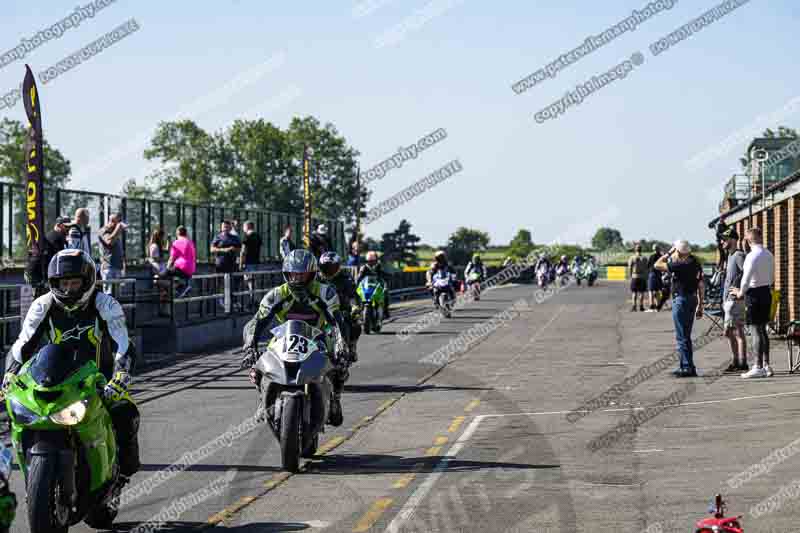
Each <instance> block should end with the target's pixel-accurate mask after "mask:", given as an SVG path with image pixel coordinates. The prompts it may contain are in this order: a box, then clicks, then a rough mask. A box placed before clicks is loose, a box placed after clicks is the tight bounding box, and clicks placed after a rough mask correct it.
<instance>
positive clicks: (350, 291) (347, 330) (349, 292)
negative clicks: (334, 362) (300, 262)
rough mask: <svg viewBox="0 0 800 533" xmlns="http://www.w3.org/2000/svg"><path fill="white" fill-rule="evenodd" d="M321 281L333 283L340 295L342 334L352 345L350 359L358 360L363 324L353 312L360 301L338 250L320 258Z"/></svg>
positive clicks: (351, 277) (353, 282) (350, 345)
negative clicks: (343, 267) (343, 268)
mask: <svg viewBox="0 0 800 533" xmlns="http://www.w3.org/2000/svg"><path fill="white" fill-rule="evenodd" d="M319 274H320V281H322V282H323V283H327V284H328V285H333V286H334V287H335V288H336V294H337V296H338V297H339V310H340V311H341V312H342V317H343V318H344V321H343V324H344V329H343V330H342V334H343V335H344V337H345V340H346V342H347V345H348V346H349V347H350V359H351V360H352V362H354V363H355V362H356V361H358V352H357V350H356V344H357V343H358V338H359V337H360V336H361V324H359V322H358V318H357V315H356V314H354V313H353V302H358V295H357V294H356V283H355V281H353V276H352V275H351V274H350V272H348V271H347V270H342V260H341V258H340V257H339V256H338V255H337V254H336V252H325V253H324V254H322V256H321V257H320V258H319Z"/></svg>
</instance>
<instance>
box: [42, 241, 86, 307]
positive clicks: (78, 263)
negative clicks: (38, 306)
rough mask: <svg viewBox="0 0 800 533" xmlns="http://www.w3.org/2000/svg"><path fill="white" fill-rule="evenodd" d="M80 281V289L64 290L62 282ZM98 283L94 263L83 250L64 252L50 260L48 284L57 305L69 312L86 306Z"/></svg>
mask: <svg viewBox="0 0 800 533" xmlns="http://www.w3.org/2000/svg"><path fill="white" fill-rule="evenodd" d="M64 279H80V280H81V284H80V287H75V288H62V287H61V280H64ZM96 281H97V270H96V269H95V266H94V261H92V258H91V257H89V255H88V254H86V252H84V251H83V250H62V251H60V252H58V253H57V254H56V255H55V256H53V258H52V259H51V260H50V264H49V265H48V266H47V282H48V283H49V284H50V292H51V293H52V294H53V297H54V299H55V302H56V304H58V305H60V306H61V307H63V308H64V309H66V310H68V311H74V310H75V309H78V308H81V307H83V306H85V305H86V303H87V302H88V301H89V298H91V296H92V293H93V292H94V289H95V282H96Z"/></svg>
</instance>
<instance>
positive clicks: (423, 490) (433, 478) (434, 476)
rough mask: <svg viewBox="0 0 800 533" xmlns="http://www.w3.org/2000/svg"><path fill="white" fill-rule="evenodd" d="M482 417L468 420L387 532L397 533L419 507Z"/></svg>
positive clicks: (476, 427)
mask: <svg viewBox="0 0 800 533" xmlns="http://www.w3.org/2000/svg"><path fill="white" fill-rule="evenodd" d="M483 418H484V417H483V416H476V417H475V418H474V419H473V420H472V422H470V424H469V426H467V429H465V430H464V433H462V434H461V436H460V437H459V438H458V440H457V441H456V442H455V444H453V446H451V447H450V449H449V450H447V453H445V454H444V455H443V456H442V459H441V460H440V461H439V462H438V463H437V464H436V468H434V469H433V472H431V473H430V474H429V475H428V477H427V478H426V479H425V481H423V482H422V484H420V486H419V487H417V490H415V491H414V492H413V493H412V494H411V496H410V497H409V498H408V500H407V501H406V504H405V505H404V506H403V508H402V509H400V512H399V513H397V516H395V517H394V519H393V520H392V521H391V522H390V523H389V526H388V527H387V528H386V531H387V533H399V531H400V528H401V526H402V525H403V523H404V522H406V521H408V519H409V518H411V516H412V515H413V514H414V511H416V509H417V507H419V504H420V503H422V500H423V499H425V496H427V495H428V493H429V492H430V491H431V489H432V488H433V485H434V484H435V483H436V482H437V481H438V480H439V478H440V477H442V473H443V472H444V470H445V469H446V468H447V463H448V462H449V461H450V459H451V458H453V457H455V456H456V455H458V452H460V451H461V449H462V448H464V445H465V443H466V442H467V441H468V440H469V439H470V438H471V437H472V435H473V434H474V433H475V430H476V429H478V424H480V423H481V421H482V420H483Z"/></svg>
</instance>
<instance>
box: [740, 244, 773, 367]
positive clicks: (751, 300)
mask: <svg viewBox="0 0 800 533" xmlns="http://www.w3.org/2000/svg"><path fill="white" fill-rule="evenodd" d="M745 240H746V241H747V242H749V243H750V253H748V254H747V257H745V260H744V266H743V268H742V270H743V273H742V281H741V285H740V287H739V288H738V289H737V288H736V287H734V288H733V289H731V294H733V295H734V297H736V298H737V299H742V298H743V299H744V301H745V304H746V306H747V323H748V324H750V325H752V326H753V327H754V329H755V331H754V332H753V351H754V352H755V353H756V354H757V356H758V360H757V363H756V366H754V367H753V368H751V369H750V370H749V371H748V372H745V373H744V374H742V377H743V378H764V377H767V378H768V377H772V375H773V372H772V368H770V366H769V336H768V335H767V323H769V320H770V312H771V310H772V289H771V285H772V284H773V283H775V258H774V257H773V255H772V253H771V252H770V251H769V250H767V249H766V248H764V244H763V243H764V240H763V236H762V233H761V228H750V229H749V230H747V233H746V234H745Z"/></svg>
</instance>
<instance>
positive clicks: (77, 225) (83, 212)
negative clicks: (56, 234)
mask: <svg viewBox="0 0 800 533" xmlns="http://www.w3.org/2000/svg"><path fill="white" fill-rule="evenodd" d="M91 237H92V233H91V229H90V228H89V210H88V209H86V208H85V207H81V208H79V209H77V210H76V211H75V220H74V221H73V222H72V225H71V226H70V228H69V232H68V233H67V248H74V249H76V250H83V251H84V252H86V253H87V254H89V257H93V256H94V255H93V254H92V238H91Z"/></svg>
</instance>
